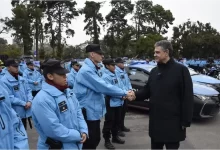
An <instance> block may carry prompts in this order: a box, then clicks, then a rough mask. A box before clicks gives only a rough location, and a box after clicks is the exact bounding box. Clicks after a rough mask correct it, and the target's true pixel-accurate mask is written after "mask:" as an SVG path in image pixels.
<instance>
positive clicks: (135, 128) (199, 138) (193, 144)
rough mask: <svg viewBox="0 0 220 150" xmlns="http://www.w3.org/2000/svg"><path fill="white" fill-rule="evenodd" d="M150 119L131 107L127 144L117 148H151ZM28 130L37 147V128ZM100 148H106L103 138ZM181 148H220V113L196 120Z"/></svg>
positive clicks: (127, 119)
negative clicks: (212, 116)
mask: <svg viewBox="0 0 220 150" xmlns="http://www.w3.org/2000/svg"><path fill="white" fill-rule="evenodd" d="M148 120H149V116H148V112H147V111H142V110H137V109H129V112H128V113H127V115H126V121H125V124H126V126H127V127H128V128H130V129H131V132H128V133H126V137H124V138H123V139H125V144H122V145H120V144H114V145H115V147H116V149H150V138H149V136H148ZM102 125H103V121H102ZM27 132H28V136H29V144H30V148H31V149H36V145H37V138H38V135H37V133H36V131H35V129H32V130H31V129H28V130H27ZM98 149H105V147H104V142H103V138H102V140H101V142H100V144H99V146H98ZM180 149H220V114H219V115H218V116H217V117H216V118H215V119H205V120H194V121H193V123H192V126H191V127H190V128H188V129H187V139H186V140H185V141H184V142H181V146H180Z"/></svg>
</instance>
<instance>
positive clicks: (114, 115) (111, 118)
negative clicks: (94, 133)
mask: <svg viewBox="0 0 220 150" xmlns="http://www.w3.org/2000/svg"><path fill="white" fill-rule="evenodd" d="M106 110H107V113H106V114H105V122H104V126H103V130H102V133H103V138H104V139H105V140H109V139H110V138H111V134H112V136H113V137H116V136H117V135H118V131H119V128H120V121H121V106H118V107H110V102H109V100H106Z"/></svg>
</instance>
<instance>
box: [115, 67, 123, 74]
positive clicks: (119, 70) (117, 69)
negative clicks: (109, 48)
mask: <svg viewBox="0 0 220 150" xmlns="http://www.w3.org/2000/svg"><path fill="white" fill-rule="evenodd" d="M115 68H116V71H118V72H120V73H123V72H124V70H122V69H121V68H119V67H118V66H115Z"/></svg>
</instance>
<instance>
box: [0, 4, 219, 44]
mask: <svg viewBox="0 0 220 150" xmlns="http://www.w3.org/2000/svg"><path fill="white" fill-rule="evenodd" d="M85 1H86V0H77V7H78V8H83V7H84V6H85V4H84V3H85ZM96 1H106V2H105V3H104V5H103V7H102V8H101V10H100V12H101V13H102V14H103V16H106V15H107V14H108V13H109V12H110V10H111V6H110V4H109V1H110V0H96ZM134 1H135V0H133V1H132V2H134ZM153 3H154V4H160V5H162V6H163V7H164V8H165V9H169V10H171V12H172V13H173V16H174V18H175V21H174V25H179V24H181V23H183V22H185V21H187V19H190V20H192V21H197V20H199V21H201V22H203V23H207V22H210V23H211V25H212V26H213V27H214V28H216V29H217V30H218V31H220V9H219V7H220V0H153ZM11 8H12V7H11V0H0V18H2V17H11V16H12V13H11ZM83 20H84V16H79V17H78V18H77V19H75V20H73V21H72V24H71V28H72V29H74V30H75V36H74V37H73V38H69V39H67V44H70V45H77V44H80V43H83V42H84V41H86V40H89V39H90V37H89V36H87V35H86V34H85V31H83V28H84V26H85V23H84V22H83ZM129 23H131V22H129ZM104 34H105V32H104V31H102V35H101V37H103V35H104ZM167 36H168V37H171V36H172V26H171V27H170V28H169V32H168V34H167ZM0 37H3V38H5V39H7V40H8V43H12V38H11V35H10V34H2V35H0Z"/></svg>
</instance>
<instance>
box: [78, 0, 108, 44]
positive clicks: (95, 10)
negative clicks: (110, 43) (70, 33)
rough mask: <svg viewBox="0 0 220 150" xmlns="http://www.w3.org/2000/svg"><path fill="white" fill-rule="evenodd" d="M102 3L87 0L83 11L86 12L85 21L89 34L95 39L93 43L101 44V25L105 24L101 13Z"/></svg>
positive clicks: (85, 28)
mask: <svg viewBox="0 0 220 150" xmlns="http://www.w3.org/2000/svg"><path fill="white" fill-rule="evenodd" d="M100 7H101V3H97V2H94V1H86V2H85V7H84V8H83V9H82V13H83V14H85V20H84V22H85V23H87V24H86V26H85V27H84V30H85V31H86V34H87V35H90V36H91V37H92V39H93V43H95V44H99V34H100V31H101V28H100V25H103V21H104V19H103V17H102V14H101V13H99V10H100Z"/></svg>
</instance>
